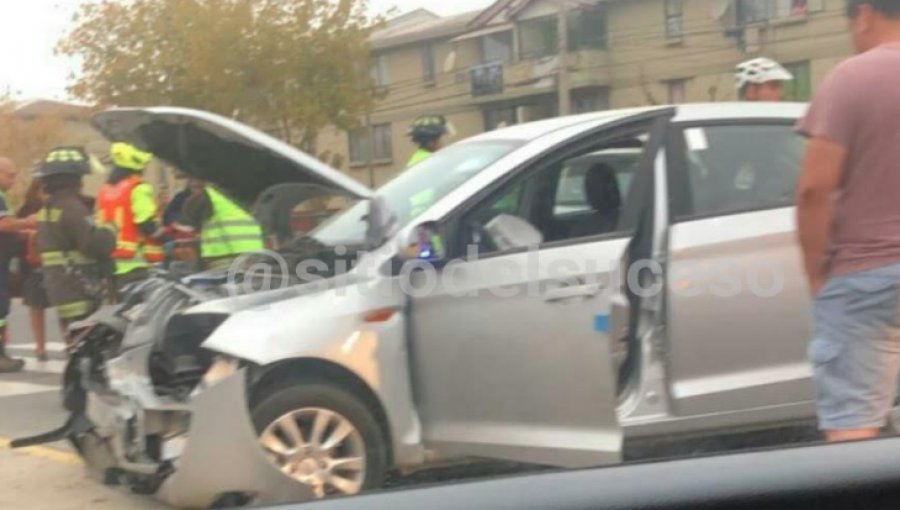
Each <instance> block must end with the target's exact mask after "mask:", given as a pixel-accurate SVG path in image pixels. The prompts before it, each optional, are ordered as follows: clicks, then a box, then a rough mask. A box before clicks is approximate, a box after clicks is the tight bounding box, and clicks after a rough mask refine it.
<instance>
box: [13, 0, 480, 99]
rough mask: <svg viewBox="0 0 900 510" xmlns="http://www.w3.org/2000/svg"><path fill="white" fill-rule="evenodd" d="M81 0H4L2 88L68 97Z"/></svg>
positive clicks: (393, 0)
mask: <svg viewBox="0 0 900 510" xmlns="http://www.w3.org/2000/svg"><path fill="white" fill-rule="evenodd" d="M492 1H493V0H455V1H452V2H451V1H448V0H369V8H370V10H371V11H372V13H373V14H381V13H385V12H387V11H389V10H391V9H392V8H396V10H397V12H398V13H403V12H407V11H410V10H413V9H417V8H420V7H427V8H428V9H430V10H432V11H434V12H436V13H438V14H441V15H450V14H457V13H460V12H465V11H470V10H475V9H481V8H484V7H486V6H488V5H490V4H491V3H492ZM78 4H80V0H28V1H27V2H26V1H0V90H6V89H7V88H9V90H10V91H11V92H12V93H13V95H14V96H15V97H17V98H20V99H33V98H48V99H62V100H64V99H68V94H67V93H66V84H67V83H68V82H69V76H70V75H71V74H72V73H73V72H74V71H75V70H76V67H77V66H76V65H75V64H74V63H73V62H72V61H71V60H68V59H66V58H64V57H59V56H56V55H54V47H55V46H56V42H57V41H58V40H59V38H60V37H61V36H62V35H63V34H64V33H65V32H66V28H67V27H68V26H70V23H71V17H72V14H73V13H74V11H75V8H76V6H77V5H78Z"/></svg>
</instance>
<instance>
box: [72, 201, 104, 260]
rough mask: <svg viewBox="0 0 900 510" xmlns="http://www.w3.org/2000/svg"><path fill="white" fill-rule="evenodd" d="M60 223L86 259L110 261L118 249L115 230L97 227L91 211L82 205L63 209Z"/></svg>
mask: <svg viewBox="0 0 900 510" xmlns="http://www.w3.org/2000/svg"><path fill="white" fill-rule="evenodd" d="M59 221H60V223H61V224H62V227H63V231H64V232H68V233H69V235H71V236H72V239H73V240H74V244H75V247H76V249H77V250H78V252H79V253H81V254H82V255H84V256H85V257H88V258H92V259H97V260H104V259H108V258H109V257H110V254H111V253H112V251H113V250H114V249H115V247H116V231H115V229H114V228H113V227H111V226H101V227H97V226H95V225H94V223H93V222H92V221H91V219H90V211H88V209H87V208H86V207H83V205H82V204H77V206H69V207H65V208H63V212H62V215H61V216H60V220H59Z"/></svg>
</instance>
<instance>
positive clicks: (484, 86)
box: [469, 62, 503, 97]
mask: <svg viewBox="0 0 900 510" xmlns="http://www.w3.org/2000/svg"><path fill="white" fill-rule="evenodd" d="M469 72H470V73H471V75H472V95H473V96H476V97H477V96H488V95H491V94H500V93H502V92H503V64H501V63H499V62H494V63H491V64H482V65H480V66H475V67H473V68H472V69H471V71H469Z"/></svg>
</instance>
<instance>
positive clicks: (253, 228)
mask: <svg viewBox="0 0 900 510" xmlns="http://www.w3.org/2000/svg"><path fill="white" fill-rule="evenodd" d="M206 194H207V196H208V197H209V201H210V204H211V205H212V214H211V215H210V217H209V218H208V219H207V220H206V221H205V222H204V223H203V226H202V228H201V232H200V256H201V257H202V258H203V259H204V260H207V259H216V258H222V257H233V256H236V255H240V254H242V253H248V252H253V251H260V250H262V249H263V233H262V228H261V227H260V226H259V223H257V222H256V220H255V219H254V218H253V216H252V215H250V214H249V213H248V212H247V211H245V210H244V209H242V208H241V206H239V205H237V204H235V203H234V202H232V201H231V200H229V199H228V198H227V197H225V195H223V194H221V193H219V192H218V191H216V190H215V189H213V188H212V187H210V186H207V187H206Z"/></svg>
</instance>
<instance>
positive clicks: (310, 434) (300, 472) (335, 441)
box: [259, 407, 366, 498]
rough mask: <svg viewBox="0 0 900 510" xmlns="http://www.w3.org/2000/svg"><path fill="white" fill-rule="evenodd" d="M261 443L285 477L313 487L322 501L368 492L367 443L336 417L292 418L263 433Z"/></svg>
mask: <svg viewBox="0 0 900 510" xmlns="http://www.w3.org/2000/svg"><path fill="white" fill-rule="evenodd" d="M259 442H260V444H261V445H262V447H263V449H264V450H265V451H266V454H267V456H268V457H269V460H270V461H271V462H272V463H273V464H275V466H276V467H277V468H278V469H279V470H280V471H281V472H282V473H284V474H285V475H287V476H289V477H291V478H293V479H294V480H297V481H298V482H300V483H302V484H305V485H309V486H310V487H311V488H312V489H313V493H314V494H315V496H316V497H317V498H324V497H326V496H332V495H352V494H357V493H359V492H360V491H361V490H362V487H363V483H364V481H365V479H366V448H365V442H364V441H363V438H362V434H360V433H359V430H357V428H356V427H355V426H354V425H353V424H352V423H351V422H350V420H348V419H347V418H345V417H343V416H341V415H340V414H338V413H336V412H334V411H331V410H329V409H322V408H318V407H309V408H302V409H297V410H295V411H291V412H288V413H286V414H284V415H282V416H281V417H279V418H278V419H276V420H275V421H273V422H272V423H270V424H269V425H268V426H267V427H266V428H265V430H263V433H262V434H260V437H259Z"/></svg>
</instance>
